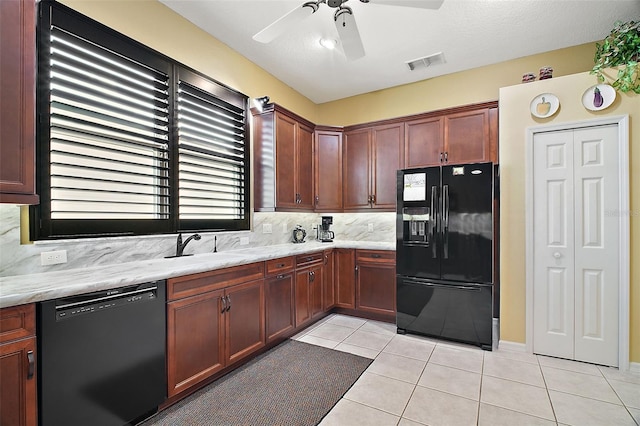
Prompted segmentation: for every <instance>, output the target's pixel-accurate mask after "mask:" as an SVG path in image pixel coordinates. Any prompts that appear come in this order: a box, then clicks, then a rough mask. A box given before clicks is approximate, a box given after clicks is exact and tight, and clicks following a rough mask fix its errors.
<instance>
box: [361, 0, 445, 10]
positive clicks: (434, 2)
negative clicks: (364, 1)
mask: <svg viewBox="0 0 640 426" xmlns="http://www.w3.org/2000/svg"><path fill="white" fill-rule="evenodd" d="M369 2H370V3H371V4H385V5H389V6H402V7H417V8H419V9H434V10H435V9H440V6H442V3H443V2H444V0H369Z"/></svg>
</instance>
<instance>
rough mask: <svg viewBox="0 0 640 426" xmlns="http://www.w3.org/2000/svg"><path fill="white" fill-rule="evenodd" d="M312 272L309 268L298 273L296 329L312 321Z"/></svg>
mask: <svg viewBox="0 0 640 426" xmlns="http://www.w3.org/2000/svg"><path fill="white" fill-rule="evenodd" d="M310 278H311V270H310V269H309V268H305V269H302V270H300V271H297V272H296V291H295V293H296V294H295V296H296V327H299V326H300V325H301V324H304V323H305V322H307V321H309V320H310V319H311V307H310V306H309V295H310V293H311V288H310V287H311V286H310V283H311V280H310Z"/></svg>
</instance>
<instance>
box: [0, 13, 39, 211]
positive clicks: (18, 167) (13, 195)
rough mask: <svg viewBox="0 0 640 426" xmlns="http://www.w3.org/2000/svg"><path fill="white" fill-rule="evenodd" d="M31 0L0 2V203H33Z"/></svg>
mask: <svg viewBox="0 0 640 426" xmlns="http://www.w3.org/2000/svg"><path fill="white" fill-rule="evenodd" d="M35 36H36V2H35V1H34V0H11V1H0V202H2V203H14V204H37V203H38V196H37V195H36V186H35V98H36V95H35V94H36V41H35Z"/></svg>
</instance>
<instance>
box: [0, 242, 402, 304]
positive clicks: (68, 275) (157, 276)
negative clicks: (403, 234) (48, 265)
mask: <svg viewBox="0 0 640 426" xmlns="http://www.w3.org/2000/svg"><path fill="white" fill-rule="evenodd" d="M328 248H353V249H369V250H395V248H396V247H395V243H386V242H384V243H381V242H371V241H334V242H332V243H320V242H316V241H309V242H305V243H302V244H293V243H290V244H280V245H273V246H262V247H252V248H248V249H240V250H231V251H225V252H219V253H202V254H195V255H193V256H183V257H179V258H171V259H164V258H162V259H153V260H145V261H137V262H127V263H120V264H117V265H108V266H96V267H89V268H82V269H68V270H65V271H56V272H44V273H38V274H29V275H14V276H10V277H0V308H6V307H9V306H15V305H22V304H25V303H33V302H40V301H43V300H50V299H57V298H61V297H68V296H73V295H78V294H82V293H90V292H93V291H100V290H108V289H111V288H117V287H124V286H127V285H133V284H140V283H144V282H149V281H155V280H161V279H167V278H173V277H179V276H182V275H189V274H195V273H199V272H207V271H212V270H215V269H221V268H226V267H230V266H237V265H246V264H249V263H253V262H260V261H264V260H269V259H276V258H279V257H286V256H292V255H297V254H304V253H312V252H317V251H319V250H323V249H328Z"/></svg>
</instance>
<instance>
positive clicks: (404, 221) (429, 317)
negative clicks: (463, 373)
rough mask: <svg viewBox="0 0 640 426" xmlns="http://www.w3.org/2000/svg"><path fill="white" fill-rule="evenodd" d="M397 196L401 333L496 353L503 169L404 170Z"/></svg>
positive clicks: (481, 166)
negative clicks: (497, 228) (497, 226)
mask: <svg viewBox="0 0 640 426" xmlns="http://www.w3.org/2000/svg"><path fill="white" fill-rule="evenodd" d="M397 188H398V191H397V215H396V217H397V219H396V273H397V277H396V278H397V281H396V283H397V321H396V323H397V327H398V332H399V333H416V334H423V335H427V336H433V337H438V338H442V339H447V340H454V341H459V342H465V343H470V344H474V345H477V346H480V347H482V348H483V349H486V350H491V347H492V324H493V296H494V295H493V290H494V288H493V284H494V262H493V260H494V241H493V240H494V238H493V236H494V205H495V203H494V201H495V200H496V196H497V189H498V167H497V165H494V164H492V163H480V164H464V165H445V166H439V167H428V168H419V169H407V170H399V171H398V175H397Z"/></svg>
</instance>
